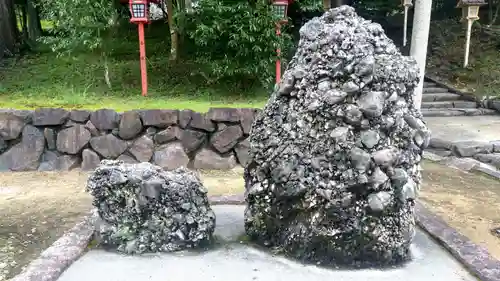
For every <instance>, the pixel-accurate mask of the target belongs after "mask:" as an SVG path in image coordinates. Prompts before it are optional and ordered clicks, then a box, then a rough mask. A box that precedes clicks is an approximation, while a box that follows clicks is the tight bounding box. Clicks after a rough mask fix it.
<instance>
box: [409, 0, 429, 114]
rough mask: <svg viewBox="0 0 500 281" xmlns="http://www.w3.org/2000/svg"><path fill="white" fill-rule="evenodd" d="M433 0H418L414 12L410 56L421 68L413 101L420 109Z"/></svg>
mask: <svg viewBox="0 0 500 281" xmlns="http://www.w3.org/2000/svg"><path fill="white" fill-rule="evenodd" d="M431 11H432V0H417V1H416V3H415V9H414V13H413V28H412V36H411V49H410V56H412V57H413V58H415V60H416V61H417V64H418V67H419V69H420V75H419V76H420V81H419V83H418V86H417V87H416V88H415V92H414V97H413V99H414V100H413V102H414V104H415V108H417V109H420V105H421V103H422V92H423V88H424V77H425V63H426V60H427V45H428V43H429V28H430V24H431Z"/></svg>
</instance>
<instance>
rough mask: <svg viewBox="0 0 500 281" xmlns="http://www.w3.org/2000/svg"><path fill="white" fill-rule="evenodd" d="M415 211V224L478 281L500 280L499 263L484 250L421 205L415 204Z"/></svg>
mask: <svg viewBox="0 0 500 281" xmlns="http://www.w3.org/2000/svg"><path fill="white" fill-rule="evenodd" d="M415 209H416V210H415V211H416V212H415V213H416V215H417V224H418V225H419V226H420V227H421V228H422V229H424V230H425V231H426V232H427V233H429V234H430V235H431V236H432V237H433V238H434V239H436V240H437V241H438V242H439V243H440V244H441V245H443V246H444V247H445V248H446V249H447V250H448V251H449V252H450V253H451V254H452V255H453V256H454V257H455V258H456V259H458V260H459V261H460V262H461V263H462V264H463V265H464V266H465V267H466V268H467V269H468V270H469V271H470V272H472V273H473V274H474V275H476V276H477V277H478V278H479V280H481V281H498V280H500V261H498V260H496V259H495V258H493V257H492V256H491V255H490V254H489V253H488V251H487V250H486V249H484V248H483V247H481V246H478V245H476V244H474V243H472V242H471V241H470V240H469V239H468V238H467V237H465V236H464V235H462V234H460V233H458V232H457V231H456V230H455V229H454V228H452V227H450V226H449V225H448V224H447V223H446V222H444V221H443V220H442V219H441V218H439V217H438V216H436V215H435V214H433V213H432V212H430V211H429V210H428V209H426V208H425V207H424V206H423V205H422V204H421V203H419V202H417V203H416V204H415Z"/></svg>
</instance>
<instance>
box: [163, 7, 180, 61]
mask: <svg viewBox="0 0 500 281" xmlns="http://www.w3.org/2000/svg"><path fill="white" fill-rule="evenodd" d="M166 1H167V13H168V27H169V29H170V41H171V42H170V57H169V59H170V60H171V61H176V60H177V57H178V56H177V53H178V52H177V50H178V37H179V36H178V34H177V29H176V27H175V23H174V5H173V3H172V2H173V0H166Z"/></svg>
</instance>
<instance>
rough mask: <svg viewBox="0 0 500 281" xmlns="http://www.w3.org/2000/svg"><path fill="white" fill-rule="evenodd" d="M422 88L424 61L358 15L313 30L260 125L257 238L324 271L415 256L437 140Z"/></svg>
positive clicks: (342, 15) (250, 165) (249, 218)
mask: <svg viewBox="0 0 500 281" xmlns="http://www.w3.org/2000/svg"><path fill="white" fill-rule="evenodd" d="M417 82H418V68H417V64H416V62H415V61H414V60H413V59H412V58H410V57H404V56H402V55H401V54H400V52H399V51H398V50H397V48H396V46H395V45H394V44H393V42H392V41H391V40H390V39H389V38H387V36H386V35H385V34H384V31H383V29H382V27H381V26H380V25H379V24H376V23H372V22H370V21H367V20H364V19H363V18H361V17H359V16H358V15H357V14H356V13H355V11H354V9H353V8H351V7H349V6H341V7H339V8H336V9H332V10H330V11H328V12H326V13H325V14H324V15H323V16H321V17H319V18H314V19H312V20H311V21H309V22H308V23H306V24H305V25H304V26H303V27H302V28H301V30H300V42H299V46H298V50H297V52H296V54H295V56H294V57H293V59H292V60H291V62H290V64H289V66H288V69H287V70H286V72H285V73H284V76H283V79H282V82H281V84H280V85H279V87H277V89H276V91H275V92H274V93H273V94H272V96H271V98H270V100H269V101H268V103H267V105H266V106H265V109H264V111H263V112H262V113H261V114H259V115H258V116H257V117H256V120H255V121H254V123H253V127H252V134H251V137H250V150H249V159H248V162H247V167H246V168H245V175H244V177H245V185H246V202H247V210H246V212H245V228H246V231H247V234H248V235H249V236H250V237H251V238H253V239H254V240H256V241H257V242H258V243H260V244H262V245H266V246H272V247H278V248H280V249H282V250H283V251H284V252H285V253H287V254H288V255H290V256H292V257H296V258H300V259H301V260H309V261H313V262H317V263H329V264H349V265H365V264H366V265H374V264H390V263H394V262H399V261H403V260H406V259H408V258H409V257H410V253H409V248H410V244H411V241H412V238H413V235H414V232H415V220H414V201H415V197H416V195H417V192H418V190H419V187H420V182H421V176H420V172H419V162H420V161H421V155H422V153H423V149H424V147H426V146H427V145H428V143H429V137H430V132H429V131H428V130H427V128H426V125H425V123H424V122H423V121H422V115H421V113H420V112H419V110H417V109H416V108H415V107H414V104H413V100H412V93H413V89H414V88H415V86H416V85H417Z"/></svg>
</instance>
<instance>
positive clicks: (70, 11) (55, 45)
mask: <svg viewBox="0 0 500 281" xmlns="http://www.w3.org/2000/svg"><path fill="white" fill-rule="evenodd" d="M42 5H43V8H44V12H45V17H46V18H47V19H48V20H50V21H51V22H52V24H53V26H54V27H53V28H52V29H51V31H50V33H51V35H52V36H47V37H43V38H42V41H43V42H44V43H46V44H48V45H50V46H51V48H52V51H54V52H57V53H58V55H63V54H70V53H71V52H73V51H76V50H80V51H82V49H83V51H88V50H90V51H99V52H100V53H101V56H102V61H103V68H104V80H105V82H106V84H107V85H108V87H109V88H111V81H110V78H109V67H108V60H107V50H106V46H105V44H104V42H105V37H106V35H112V34H111V32H110V29H111V28H112V27H114V26H116V24H117V18H118V10H117V9H116V8H115V5H114V2H113V1H109V0H43V4H42Z"/></svg>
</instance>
